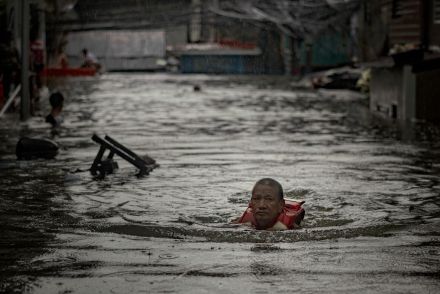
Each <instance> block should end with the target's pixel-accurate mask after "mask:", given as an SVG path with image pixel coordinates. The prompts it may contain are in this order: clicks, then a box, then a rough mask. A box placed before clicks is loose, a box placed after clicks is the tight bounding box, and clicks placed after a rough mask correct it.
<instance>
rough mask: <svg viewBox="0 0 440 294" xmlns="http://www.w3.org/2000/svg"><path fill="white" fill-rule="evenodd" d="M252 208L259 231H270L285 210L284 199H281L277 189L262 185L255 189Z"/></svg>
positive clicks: (251, 203)
mask: <svg viewBox="0 0 440 294" xmlns="http://www.w3.org/2000/svg"><path fill="white" fill-rule="evenodd" d="M250 206H251V208H252V211H253V214H254V218H255V221H256V222H257V225H258V229H268V228H269V227H271V226H272V225H273V224H274V222H275V219H276V218H277V217H278V215H279V214H280V212H281V211H282V210H283V207H284V199H279V197H278V189H277V188H276V187H272V186H268V185H262V184H260V185H257V186H256V187H255V189H254V193H253V194H252V198H251V202H250Z"/></svg>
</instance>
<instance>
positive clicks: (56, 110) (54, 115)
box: [46, 92, 64, 128]
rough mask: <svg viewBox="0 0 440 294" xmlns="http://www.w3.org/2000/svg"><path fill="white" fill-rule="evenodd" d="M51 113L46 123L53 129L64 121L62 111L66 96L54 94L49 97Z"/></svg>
mask: <svg viewBox="0 0 440 294" xmlns="http://www.w3.org/2000/svg"><path fill="white" fill-rule="evenodd" d="M49 102H50V105H51V106H52V110H51V112H50V113H49V114H48V115H47V116H46V122H47V123H50V124H51V125H52V128H56V127H59V126H60V125H61V122H62V121H63V119H62V116H61V111H62V110H63V104H64V96H63V94H61V93H60V92H55V93H52V94H51V95H50V97H49Z"/></svg>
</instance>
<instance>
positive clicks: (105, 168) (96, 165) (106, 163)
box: [90, 134, 159, 179]
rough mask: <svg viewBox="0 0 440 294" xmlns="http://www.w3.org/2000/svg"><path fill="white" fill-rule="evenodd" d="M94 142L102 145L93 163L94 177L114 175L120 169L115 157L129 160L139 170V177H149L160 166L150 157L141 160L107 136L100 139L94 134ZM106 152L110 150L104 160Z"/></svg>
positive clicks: (91, 170)
mask: <svg viewBox="0 0 440 294" xmlns="http://www.w3.org/2000/svg"><path fill="white" fill-rule="evenodd" d="M92 140H93V141H95V142H96V143H98V144H99V145H101V147H100V148H99V151H98V154H97V155H96V157H95V160H94V161H93V164H92V167H91V168H90V172H91V173H92V175H94V176H97V177H99V178H101V179H102V178H104V177H105V175H108V174H112V173H113V172H114V171H115V170H116V169H118V164H117V163H116V162H115V161H114V160H113V156H114V155H115V154H116V155H119V156H120V157H122V158H123V159H125V160H127V161H128V162H129V163H131V164H133V165H134V166H135V167H137V168H138V169H139V173H138V174H137V175H138V176H144V175H148V174H149V173H150V172H151V171H152V170H153V169H154V168H156V167H158V166H159V165H158V164H156V161H155V160H154V159H153V158H151V157H148V156H144V158H140V157H139V156H138V155H136V153H134V152H133V151H131V150H130V149H128V148H127V147H125V146H124V145H122V144H121V143H119V142H118V141H116V140H115V139H112V138H111V137H110V136H107V135H106V136H105V137H104V139H102V138H100V137H99V136H98V135H96V134H94V135H93V136H92ZM106 150H109V154H108V155H107V158H106V159H102V157H103V156H104V153H105V151H106Z"/></svg>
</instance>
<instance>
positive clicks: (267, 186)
mask: <svg viewBox="0 0 440 294" xmlns="http://www.w3.org/2000/svg"><path fill="white" fill-rule="evenodd" d="M303 203H304V201H294V200H285V199H284V192H283V187H282V186H281V184H280V183H279V182H277V181H276V180H274V179H271V178H263V179H261V180H259V181H258V182H257V183H256V184H255V185H254V188H253V189H252V197H251V200H250V201H249V207H248V208H247V209H246V211H245V212H244V213H243V215H242V216H241V217H240V218H239V219H238V220H237V221H236V223H241V224H244V225H247V226H250V227H253V228H255V229H257V230H269V231H279V230H288V229H293V228H296V227H298V226H299V224H300V223H301V221H302V219H303V218H304V214H305V212H304V209H303V208H302V207H301V205H302V204H303Z"/></svg>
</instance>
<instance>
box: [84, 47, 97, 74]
mask: <svg viewBox="0 0 440 294" xmlns="http://www.w3.org/2000/svg"><path fill="white" fill-rule="evenodd" d="M82 54H83V58H84V61H83V64H82V65H81V67H91V68H95V69H96V71H99V70H100V69H101V64H100V63H99V62H98V58H96V56H95V55H94V54H93V53H92V52H90V51H89V50H87V49H86V48H84V49H83V50H82Z"/></svg>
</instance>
